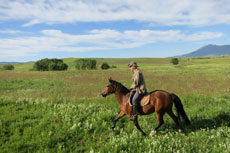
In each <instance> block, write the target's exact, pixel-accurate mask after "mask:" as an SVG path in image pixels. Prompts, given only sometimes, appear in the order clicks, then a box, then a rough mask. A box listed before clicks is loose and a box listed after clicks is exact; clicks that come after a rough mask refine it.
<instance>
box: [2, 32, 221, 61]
mask: <svg viewBox="0 0 230 153" xmlns="http://www.w3.org/2000/svg"><path fill="white" fill-rule="evenodd" d="M221 36H223V33H220V32H197V33H191V34H187V33H183V32H182V31H179V30H167V31H154V30H139V31H134V30H132V31H131V30H129V31H128V30H127V31H123V32H120V31H116V30H112V29H104V30H97V29H95V30H92V31H89V32H88V33H86V34H84V35H73V34H68V33H64V32H62V31H60V30H55V29H54V30H42V31H41V35H40V36H36V37H35V36H33V37H31V36H30V37H28V36H27V37H16V38H0V55H1V57H12V56H32V55H36V54H38V53H41V52H86V51H96V50H111V49H125V48H136V47H141V46H143V45H147V44H153V43H156V42H176V41H182V42H186V41H200V40H207V39H214V38H219V37H221Z"/></svg>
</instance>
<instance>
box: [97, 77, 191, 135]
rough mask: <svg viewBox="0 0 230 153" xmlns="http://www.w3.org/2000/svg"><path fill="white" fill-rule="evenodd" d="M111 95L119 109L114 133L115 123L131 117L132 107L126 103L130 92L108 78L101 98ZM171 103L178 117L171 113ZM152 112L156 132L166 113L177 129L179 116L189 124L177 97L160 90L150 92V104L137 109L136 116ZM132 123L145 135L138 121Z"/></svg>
mask: <svg viewBox="0 0 230 153" xmlns="http://www.w3.org/2000/svg"><path fill="white" fill-rule="evenodd" d="M113 93H115V96H116V99H117V101H118V103H119V106H120V109H121V112H120V113H119V114H118V116H117V117H116V118H115V119H114V124H113V126H112V131H114V128H115V126H116V122H117V121H118V120H119V119H120V118H122V117H123V116H125V115H128V116H129V117H131V116H132V106H131V105H130V104H129V102H128V99H129V96H130V90H129V89H127V88H126V87H125V86H123V85H122V84H121V83H119V82H117V81H115V80H112V79H111V78H110V79H109V83H108V85H107V86H106V87H105V89H104V90H103V91H102V93H101V95H102V96H103V97H106V96H107V95H110V94H113ZM173 103H174V104H175V106H176V110H177V114H178V117H176V115H175V114H174V113H173V111H172V106H173ZM154 112H156V114H157V119H158V125H157V127H156V128H155V130H157V129H158V128H159V127H160V126H161V125H162V124H163V123H164V120H163V116H164V114H165V113H168V115H169V116H170V117H171V118H172V119H173V120H174V122H175V123H176V125H177V126H178V127H179V122H178V118H179V116H180V115H181V116H182V117H183V119H184V120H185V122H186V123H187V124H190V121H189V119H188V117H187V115H186V113H185V111H184V108H183V105H182V103H181V101H180V99H179V97H178V96H177V95H175V94H173V93H168V92H166V91H162V90H156V91H152V92H150V103H149V104H148V105H145V106H142V107H139V110H138V114H139V115H148V114H151V113H154ZM133 122H134V124H135V126H136V127H137V129H138V130H140V131H141V132H142V134H143V135H146V134H145V133H144V132H143V130H142V129H141V128H140V126H139V124H138V119H136V120H135V121H133Z"/></svg>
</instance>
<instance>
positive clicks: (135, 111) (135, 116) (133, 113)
mask: <svg viewBox="0 0 230 153" xmlns="http://www.w3.org/2000/svg"><path fill="white" fill-rule="evenodd" d="M137 109H138V105H137V104H136V105H133V112H132V117H131V118H130V120H131V121H135V120H136V119H137Z"/></svg>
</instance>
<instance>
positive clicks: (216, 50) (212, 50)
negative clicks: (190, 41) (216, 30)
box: [176, 45, 230, 57]
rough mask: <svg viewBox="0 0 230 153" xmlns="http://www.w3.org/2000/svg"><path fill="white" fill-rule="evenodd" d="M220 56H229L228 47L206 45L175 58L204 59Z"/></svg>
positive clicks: (229, 50) (229, 47)
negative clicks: (205, 57)
mask: <svg viewBox="0 0 230 153" xmlns="http://www.w3.org/2000/svg"><path fill="white" fill-rule="evenodd" d="M220 55H230V45H222V46H218V45H206V46H204V47H201V48H200V49H197V50H196V51H194V52H191V53H188V54H184V55H180V56H176V57H202V56H203V57H204V56H220Z"/></svg>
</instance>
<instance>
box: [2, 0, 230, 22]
mask: <svg viewBox="0 0 230 153" xmlns="http://www.w3.org/2000/svg"><path fill="white" fill-rule="evenodd" d="M229 6H230V1H229V0H220V1H217V0H202V1H200V0H180V1H178V0H164V1H157V0H141V1H139V0H126V1H124V0H116V1H114V0H97V1H93V0H84V1H82V0H67V1H62V0H20V1H16V0H12V1H9V0H1V3H0V14H1V16H0V21H7V20H23V21H27V22H26V23H25V24H24V25H23V26H32V25H34V24H39V23H45V24H59V23H63V24H64V23H77V22H104V21H128V20H135V21H140V22H145V23H146V22H147V23H149V24H150V25H166V26H173V25H201V26H202V25H214V24H230V13H229V12H230V7H229Z"/></svg>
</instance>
